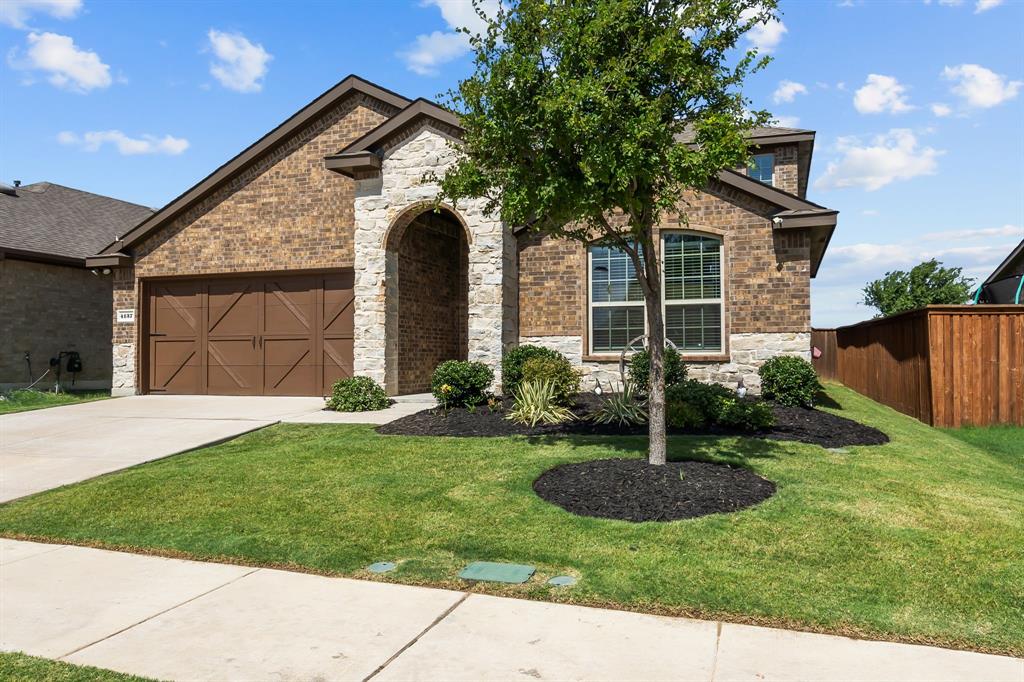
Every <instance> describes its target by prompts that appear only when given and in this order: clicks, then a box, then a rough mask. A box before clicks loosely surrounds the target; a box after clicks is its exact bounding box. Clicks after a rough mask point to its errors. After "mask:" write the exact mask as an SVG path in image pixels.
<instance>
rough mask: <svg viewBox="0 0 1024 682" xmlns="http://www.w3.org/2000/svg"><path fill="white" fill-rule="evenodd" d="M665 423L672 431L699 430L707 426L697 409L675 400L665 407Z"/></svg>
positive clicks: (705, 420)
mask: <svg viewBox="0 0 1024 682" xmlns="http://www.w3.org/2000/svg"><path fill="white" fill-rule="evenodd" d="M665 423H666V424H668V425H669V426H671V427H672V428H674V429H699V428H701V427H703V426H705V425H706V424H707V419H705V418H704V413H703V412H702V411H701V409H700V408H699V407H697V406H695V405H693V404H692V403H688V402H685V401H683V400H676V401H673V402H670V403H667V404H666V405H665Z"/></svg>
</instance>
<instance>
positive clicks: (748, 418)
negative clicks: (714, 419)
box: [718, 398, 775, 431]
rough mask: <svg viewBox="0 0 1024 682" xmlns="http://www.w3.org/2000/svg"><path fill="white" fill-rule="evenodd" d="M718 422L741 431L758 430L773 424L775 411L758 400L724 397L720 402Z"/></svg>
mask: <svg viewBox="0 0 1024 682" xmlns="http://www.w3.org/2000/svg"><path fill="white" fill-rule="evenodd" d="M719 407H720V409H719V412H718V423H719V424H721V425H722V426H729V427H732V428H734V429H739V430H741V431H760V430H761V429H767V428H768V427H769V426H773V425H774V424H775V413H774V412H772V408H771V406H770V405H768V404H767V403H764V402H761V401H760V400H742V399H740V398H726V399H725V400H723V401H722V402H721V404H720V406H719Z"/></svg>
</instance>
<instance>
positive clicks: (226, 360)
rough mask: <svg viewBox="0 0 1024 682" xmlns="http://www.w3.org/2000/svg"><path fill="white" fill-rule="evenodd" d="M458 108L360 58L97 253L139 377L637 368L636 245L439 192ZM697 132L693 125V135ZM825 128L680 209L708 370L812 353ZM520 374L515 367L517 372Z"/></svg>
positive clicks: (676, 225) (682, 316)
mask: <svg viewBox="0 0 1024 682" xmlns="http://www.w3.org/2000/svg"><path fill="white" fill-rule="evenodd" d="M460 133H461V129H460V127H459V121H458V118H457V117H456V116H454V115H453V114H451V113H450V112H448V111H446V110H444V109H442V108H440V107H438V106H437V105H435V104H433V103H431V102H428V101H426V100H422V99H419V100H415V101H411V100H409V99H406V98H404V97H402V96H400V95H398V94H396V93H393V92H390V91H388V90H385V89H383V88H381V87H379V86H376V85H373V84H372V83H369V82H367V81H365V80H362V79H360V78H358V77H355V76H349V77H348V78H346V79H345V80H343V81H342V82H341V83H339V84H338V85H336V86H335V87H334V88H332V89H331V90H329V91H327V92H326V93H324V94H323V95H321V96H320V97H318V98H317V99H315V100H314V101H313V102H311V103H310V104H309V105H307V106H306V107H305V108H303V109H302V110H300V111H299V112H298V113H296V114H295V115H294V116H292V117H291V118H289V119H288V120H287V121H285V122H284V123H282V124H281V125H280V126H278V127H277V128H275V129H274V130H273V131H271V132H270V133H268V134H267V135H266V136H265V137H263V138H262V139H260V140H259V141H257V142H256V143H255V144H253V145H252V146H251V147H249V148H248V149H246V150H244V151H243V152H242V153H241V154H239V155H238V156H236V157H235V158H233V159H231V160H230V161H228V162H227V163H225V164H224V165H223V166H221V167H220V168H218V169H217V170H216V171H214V173H212V174H211V175H210V176H208V177H207V178H206V179H204V180H203V181H201V182H200V183H199V184H197V185H196V186H195V187H193V188H191V189H190V190H188V191H187V192H185V193H184V194H182V195H181V196H179V197H178V198H177V199H175V200H173V201H172V202H170V203H169V204H168V205H167V206H165V207H164V208H163V209H161V210H160V211H158V212H157V213H156V214H154V215H153V216H151V217H149V218H147V219H146V220H144V221H143V222H141V223H140V224H139V225H138V226H136V227H135V228H134V229H132V230H131V231H129V232H127V233H126V234H125V235H124V237H123V238H122V239H120V240H118V241H116V242H114V243H113V244H110V245H109V246H108V247H107V248H106V249H104V250H103V251H102V252H101V253H99V254H98V255H96V256H94V257H93V258H90V260H89V262H90V264H92V265H94V266H101V267H110V268H112V269H113V270H114V308H115V310H136V311H137V314H136V315H135V317H134V320H135V321H131V322H128V321H125V322H118V321H117V320H115V321H114V331H113V354H114V385H115V390H116V391H117V392H118V393H133V392H153V393H217V394H257V395H317V394H323V393H324V392H327V391H329V389H330V386H331V384H332V383H333V382H334V381H335V380H337V379H338V378H340V377H344V376H349V375H352V374H357V375H366V376H370V377H373V378H374V379H376V380H378V381H380V382H381V383H383V384H384V385H385V387H386V388H387V390H388V392H389V393H391V394H406V393H417V392H422V391H425V390H428V388H429V378H430V373H431V372H432V370H433V368H434V366H435V365H436V364H437V363H438V362H440V361H441V360H444V359H449V358H468V359H471V360H479V361H483V362H485V363H487V364H489V365H491V366H492V367H494V368H495V370H496V373H499V374H500V360H501V356H502V352H503V350H504V349H506V348H509V347H511V346H514V345H515V344H517V343H527V342H528V343H537V344H543V345H547V346H551V347H554V348H557V349H559V350H560V351H562V352H563V353H565V354H566V355H567V356H568V357H569V358H570V359H571V360H572V361H573V362H574V363H575V364H577V365H578V366H579V367H580V368H581V371H582V372H583V373H584V375H585V378H586V380H587V383H588V384H590V385H592V384H593V382H594V380H595V379H600V380H613V379H617V378H618V361H619V357H620V354H621V352H622V349H623V347H624V345H625V344H627V343H628V342H629V340H630V339H632V338H633V337H635V336H637V335H639V334H642V333H643V328H644V312H643V306H642V301H641V299H640V298H638V296H637V288H636V285H635V282H633V281H632V280H631V277H630V267H629V265H628V263H627V261H626V260H625V259H624V257H623V255H622V254H621V253H618V252H617V251H615V250H614V249H608V248H604V247H601V246H599V245H594V246H591V247H589V248H587V247H584V246H583V245H581V244H574V243H568V242H563V241H557V240H554V239H550V238H545V239H542V238H540V237H538V236H537V235H535V234H530V233H525V232H521V231H520V232H517V231H516V230H514V229H510V227H509V226H506V225H503V224H502V223H501V222H500V220H499V219H498V217H497V216H487V215H485V214H484V212H483V210H482V206H483V202H482V201H469V202H465V204H464V205H463V204H460V205H459V206H457V207H452V206H441V207H440V208H439V209H438V210H434V200H435V197H436V195H437V187H436V186H434V185H432V184H430V183H427V182H425V181H424V176H425V174H426V173H428V172H430V171H434V172H437V173H442V172H443V171H444V170H445V168H447V167H448V165H449V164H450V163H451V162H452V159H453V153H454V152H453V145H454V144H457V143H458V139H459V136H460ZM682 142H685V140H683V141H682ZM813 143H814V133H813V132H811V131H806V130H797V129H791V128H767V129H761V130H756V131H754V132H753V133H752V136H751V144H752V145H753V146H754V148H755V152H756V156H755V166H754V167H753V168H752V169H745V168H743V169H737V170H735V171H733V170H727V171H723V172H722V173H720V174H719V176H718V178H717V179H716V180H715V181H714V182H712V183H711V186H709V187H708V188H707V190H706V191H705V192H703V193H700V194H695V195H694V196H692V197H689V198H688V199H689V204H690V206H689V208H688V209H687V210H688V214H689V217H690V220H689V224H688V225H686V226H685V227H684V226H683V225H681V223H680V221H679V218H678V216H673V215H669V216H666V217H665V219H664V220H663V223H662V225H661V226H660V235H659V243H660V244H661V248H662V250H663V261H664V267H665V280H666V287H665V290H666V300H665V309H666V318H667V333H668V337H669V338H670V339H671V340H672V341H673V342H674V343H675V344H676V345H677V347H678V348H679V349H680V350H681V352H682V353H683V356H684V358H685V359H686V362H687V363H688V364H689V365H690V368H691V374H693V375H695V376H698V377H702V378H706V379H709V380H715V381H722V382H736V381H738V379H739V378H740V377H744V379H745V381H746V383H747V385H751V386H755V387H756V383H757V381H756V379H757V376H756V369H757V366H758V365H759V364H760V363H762V362H763V361H764V360H765V359H766V358H768V357H771V356H773V355H776V354H779V353H793V354H800V355H804V356H806V355H807V354H808V349H809V346H810V278H811V277H813V276H814V275H815V274H816V272H817V269H818V266H819V264H820V263H821V259H822V257H823V255H824V252H825V248H826V246H827V244H828V241H829V238H830V237H831V234H832V231H833V230H834V228H835V224H836V212H835V211H832V210H829V209H826V208H823V207H821V206H818V205H817V204H813V203H811V202H809V201H807V200H806V199H804V198H803V197H804V196H805V193H806V189H807V177H808V171H809V166H810V160H811V152H812V149H813ZM498 382H499V383H500V376H499V377H498Z"/></svg>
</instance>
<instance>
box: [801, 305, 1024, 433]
mask: <svg viewBox="0 0 1024 682" xmlns="http://www.w3.org/2000/svg"><path fill="white" fill-rule="evenodd" d="M811 344H812V345H813V346H814V347H815V348H817V349H819V350H820V351H821V355H820V357H817V358H814V360H813V362H814V367H815V369H817V370H818V374H819V375H820V376H821V377H822V378H825V379H835V380H837V381H840V382H842V383H843V384H845V385H847V386H849V387H850V388H852V389H854V390H855V391H857V392H858V393H863V394H864V395H866V396H868V397H869V398H872V399H873V400H877V401H878V402H880V403H884V404H886V405H888V406H890V407H892V408H894V409H896V410H899V411H900V412H903V413H904V414H909V415H911V416H912V417H916V418H917V419H920V420H921V421H923V422H925V423H927V424H931V425H932V426H963V425H968V424H972V425H975V426H985V425H988V424H1018V425H1022V426H1024V307H1021V306H1019V305H976V306H928V307H926V308H921V309H919V310H913V311H911V312H907V313H902V314H900V315H894V316H892V317H888V318H884V319H879V320H870V321H868V322H861V323H860V324H855V325H851V326H849V327H840V328H838V329H815V330H813V331H812V333H811Z"/></svg>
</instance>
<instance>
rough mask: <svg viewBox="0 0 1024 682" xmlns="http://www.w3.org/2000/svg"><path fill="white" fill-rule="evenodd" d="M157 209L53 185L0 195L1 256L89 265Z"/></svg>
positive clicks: (37, 185) (40, 184) (41, 184)
mask: <svg viewBox="0 0 1024 682" xmlns="http://www.w3.org/2000/svg"><path fill="white" fill-rule="evenodd" d="M152 214H153V209H151V208H147V207H146V206H140V205H138V204H132V203H129V202H127V201H121V200H120V199H113V198H111V197H105V196H101V195H99V194H93V193H92V192H83V191H82V190H80V189H72V188H71V187H64V186H63V185H56V184H54V183H52V182H37V183H34V184H31V185H24V186H22V187H17V188H14V187H7V186H4V187H3V188H2V191H0V252H7V253H10V254H11V255H19V256H24V257H27V258H35V259H38V260H46V261H53V262H67V263H73V264H79V265H85V258H86V256H91V255H92V254H94V253H96V252H98V251H99V250H100V249H102V248H103V247H104V246H106V245H107V244H109V243H110V242H112V241H113V240H114V239H115V237H117V236H120V235H123V234H125V233H126V232H127V231H128V230H130V229H131V228H132V227H134V226H135V225H138V224H139V222H140V221H142V220H144V219H145V218H147V217H148V216H150V215H152Z"/></svg>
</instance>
